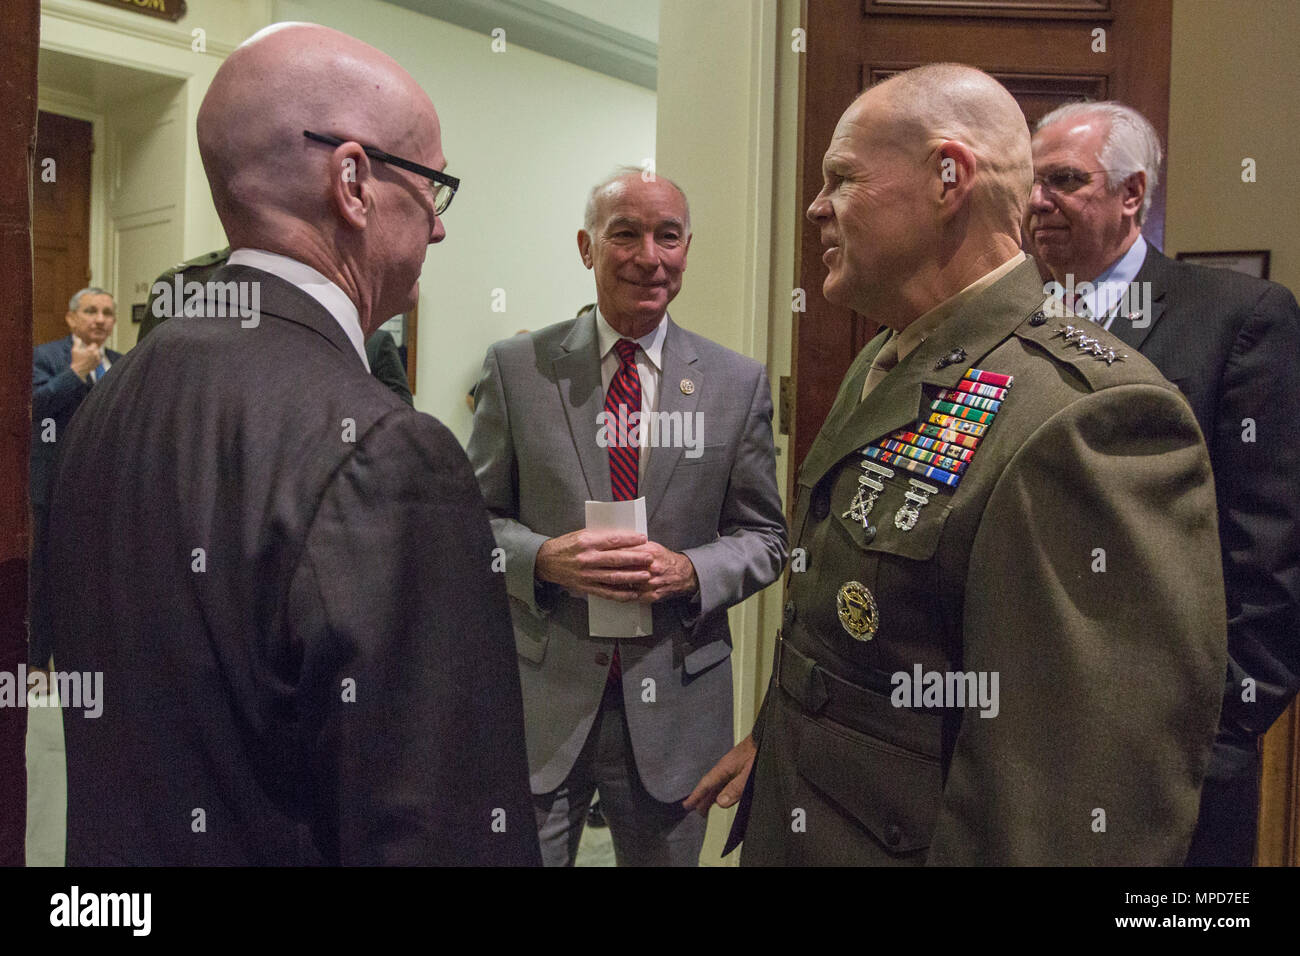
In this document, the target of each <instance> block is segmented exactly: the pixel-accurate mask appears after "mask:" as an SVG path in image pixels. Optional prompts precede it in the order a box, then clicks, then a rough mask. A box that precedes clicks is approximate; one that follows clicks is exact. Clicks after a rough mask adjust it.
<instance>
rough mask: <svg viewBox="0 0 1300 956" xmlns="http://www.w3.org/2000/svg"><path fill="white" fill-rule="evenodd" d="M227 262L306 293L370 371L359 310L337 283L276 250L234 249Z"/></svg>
mask: <svg viewBox="0 0 1300 956" xmlns="http://www.w3.org/2000/svg"><path fill="white" fill-rule="evenodd" d="M230 264H231V265H232V266H249V267H250V268H253V269H261V270H262V271H263V272H269V273H271V275H273V276H278V277H279V278H281V279H283V280H284V281H285V282H288V283H289V284H290V285H295V286H297V287H298V288H299V289H302V291H303V292H306V293H307V294H308V295H309V296H311V297H312V298H313V299H315V300H316V301H317V302H319V303H320V304H321V306H322V307H324V309H325V311H326V312H328V313H329V314H330V315H332V316H334V321H335V322H337V323H338V324H339V326H340V327H341V328H342V329H343V334H344V335H346V336H347V337H348V341H349V342H351V343H352V347H353V348H354V349H356V350H357V355H359V356H361V364H362V365H364V366H365V369H366V371H367V372H369V371H370V363H369V362H368V361H366V338H365V336H364V335H363V334H362V333H361V316H360V313H358V312H357V307H356V305H355V304H354V303H353V301H352V300H351V299H349V298H348V296H347V293H346V292H344V291H343V290H342V289H340V288H339V287H338V286H337V285H335V284H334V283H333V282H331V281H330V280H329V279H327V278H326V277H325V276H323V275H321V273H319V272H317V271H316V270H315V269H313V268H312V267H311V266H309V265H307V264H306V263H305V262H299V261H298V260H297V259H290V258H289V257H288V256H282V255H280V254H279V253H278V252H267V251H266V250H265V249H236V250H235V251H234V252H232V253H231V254H230Z"/></svg>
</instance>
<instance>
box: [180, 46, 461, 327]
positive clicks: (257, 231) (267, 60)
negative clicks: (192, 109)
mask: <svg viewBox="0 0 1300 956" xmlns="http://www.w3.org/2000/svg"><path fill="white" fill-rule="evenodd" d="M303 130H311V131H313V132H315V133H321V134H325V135H329V136H334V137H336V138H338V139H341V140H345V141H347V143H349V144H350V146H349V147H348V148H346V149H345V148H344V147H338V148H337V149H335V148H333V147H331V146H328V145H323V144H321V143H318V142H315V141H312V140H308V139H306V138H305V137H304V136H303ZM198 140H199V152H200V154H201V156H202V158H203V167H204V170H205V171H206V172H207V175H208V182H209V185H210V186H211V187H212V200H213V203H214V204H215V205H216V208H217V213H218V215H219V216H220V217H221V222H222V225H223V226H225V229H226V234H227V237H228V238H229V240H230V244H231V245H232V246H233V247H235V248H241V247H252V248H262V249H267V250H270V251H272V252H281V253H283V254H285V255H290V256H293V257H294V258H297V259H300V260H302V261H304V262H306V263H307V264H308V265H311V266H312V267H314V268H316V269H317V270H318V271H320V272H322V273H324V274H325V275H326V276H327V277H329V278H330V279H331V280H333V281H335V282H336V283H337V284H338V285H340V287H342V288H343V289H344V291H345V292H347V293H348V294H349V296H350V297H351V298H352V299H353V301H354V302H355V303H356V304H357V305H358V309H359V311H361V312H362V313H363V326H364V324H365V321H364V320H365V318H366V315H365V313H366V311H367V309H368V308H369V307H372V306H373V307H374V308H375V309H376V310H378V311H384V310H387V309H394V311H395V312H400V311H402V307H401V305H400V303H399V302H398V299H399V298H409V297H410V296H409V295H407V293H411V290H412V288H413V285H414V281H415V279H416V278H418V274H419V267H420V265H422V264H423V259H424V252H425V248H426V246H427V245H428V244H429V243H430V242H436V241H438V240H439V239H441V238H442V231H441V229H442V227H441V224H440V223H438V222H437V221H436V217H435V216H434V215H433V208H432V205H431V203H430V202H429V201H428V200H430V198H431V187H430V184H429V183H428V182H427V180H424V179H422V178H421V177H419V176H418V175H416V174H413V173H410V172H407V171H403V170H399V169H396V168H395V167H391V166H389V165H387V164H383V163H380V162H378V161H374V160H371V159H369V158H368V157H367V156H366V154H365V153H364V152H362V151H361V149H360V146H372V147H377V148H379V149H381V150H384V151H385V152H388V153H391V154H394V155H397V156H401V157H402V158H404V159H409V160H412V161H414V162H417V163H420V164H422V165H425V166H429V167H432V168H434V169H438V170H441V169H442V168H443V167H444V166H445V165H446V162H445V160H444V158H443V155H442V144H441V130H440V128H439V123H438V115H437V113H436V112H435V110H434V108H433V103H432V102H431V101H430V100H429V97H428V96H427V95H426V94H425V92H424V91H423V90H422V89H421V88H420V87H419V85H418V84H417V83H416V82H415V80H414V79H412V78H411V76H410V74H408V73H407V72H406V71H405V70H404V69H402V67H401V66H400V65H399V64H398V63H397V62H396V61H395V60H393V59H392V58H391V57H389V56H388V55H387V54H385V53H382V52H381V51H379V50H377V49H375V48H374V47H372V46H369V45H368V44H365V43H362V42H361V41H360V40H357V39H355V38H354V37H350V36H348V35H347V34H344V33H340V32H338V31H337V30H331V29H329V28H327V27H322V26H317V25H314V24H306V23H281V24H275V25H273V26H270V27H267V28H266V29H264V30H262V31H260V32H258V33H256V34H254V35H253V36H252V37H250V38H249V39H248V40H247V41H245V42H244V43H243V44H242V45H241V46H240V47H239V48H238V49H236V50H235V51H234V52H233V53H232V54H231V55H230V56H229V57H228V58H227V59H226V61H225V63H223V64H222V66H221V68H220V69H219V70H218V71H217V74H216V76H215V77H214V78H213V81H212V84H211V86H210V87H209V88H208V92H207V95H206V96H205V97H204V99H203V105H202V106H201V107H200V109H199V115H198ZM412 203H418V204H423V205H426V206H428V209H427V215H426V217H425V218H426V220H427V221H425V222H424V223H423V224H422V225H421V227H420V229H419V232H421V233H422V235H421V236H413V230H412V229H403V230H402V234H401V235H400V236H398V235H396V234H394V232H393V230H396V229H397V227H398V226H407V225H409V226H416V225H420V224H417V223H414V222H411V223H406V222H402V221H399V220H403V219H410V218H411V216H412V214H413V212H414V211H413V209H412V208H411V204H412ZM430 222H433V223H434V225H432V226H430V225H429V223H430ZM384 232H388V233H389V234H388V235H387V237H386V240H385V241H386V242H387V244H388V246H389V247H390V249H389V252H388V257H389V258H390V259H391V258H394V257H396V258H400V259H401V260H402V262H401V263H400V266H401V267H400V268H398V265H399V263H396V262H393V263H389V264H391V265H393V267H394V268H393V269H392V270H390V272H391V273H392V274H390V275H388V276H383V275H380V276H378V277H377V280H376V281H378V282H380V285H382V284H383V281H386V280H390V279H391V280H392V281H393V282H399V283H404V284H405V289H403V290H402V293H401V295H400V296H399V294H398V293H397V292H394V290H393V289H391V288H381V287H378V286H376V285H375V283H371V286H372V287H371V288H366V287H365V286H366V284H367V280H366V278H365V274H366V272H367V271H369V270H370V269H371V267H374V266H376V265H380V266H382V265H385V263H382V262H378V261H377V260H376V256H380V250H379V248H378V241H379V240H380V239H381V233H384ZM381 258H382V256H381ZM412 269H413V270H414V271H413V273H412ZM381 271H382V270H381ZM390 284H391V283H390ZM412 294H413V293H412ZM387 318H389V315H382V316H376V324H378V323H379V322H383V321H384V320H385V319H387ZM368 331H369V329H367V332H368Z"/></svg>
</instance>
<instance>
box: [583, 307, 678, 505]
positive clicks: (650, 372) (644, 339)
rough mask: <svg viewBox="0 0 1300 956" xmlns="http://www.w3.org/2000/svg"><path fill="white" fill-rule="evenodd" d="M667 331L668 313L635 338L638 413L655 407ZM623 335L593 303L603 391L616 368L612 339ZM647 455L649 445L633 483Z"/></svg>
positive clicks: (639, 458)
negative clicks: (639, 380) (639, 383)
mask: <svg viewBox="0 0 1300 956" xmlns="http://www.w3.org/2000/svg"><path fill="white" fill-rule="evenodd" d="M667 333H668V313H666V312H665V313H664V317H663V318H662V319H660V320H659V324H658V325H656V326H655V327H654V328H653V329H651V330H650V331H649V332H647V333H646V334H645V335H643V336H641V338H639V339H637V340H636V344H637V345H639V346H640V348H638V349H637V352H636V371H637V376H638V377H639V378H640V379H641V414H642V415H644V414H646V413H647V412H657V411H658V410H659V379H660V376H661V374H662V369H663V355H664V336H665V335H666V334H667ZM621 338H624V336H622V335H619V334H618V332H616V331H615V330H614V327H613V326H612V325H610V324H609V323H608V322H606V321H605V317H604V316H603V315H601V314H600V307H599V306H597V307H596V343H597V346H598V347H599V348H600V385H601V389H602V390H603V391H604V392H608V391H609V383H610V382H612V381H613V380H614V373H615V372H617V371H618V367H619V364H620V363H619V358H618V353H617V352H615V351H614V343H616V342H617V341H618V340H619V339H621ZM649 457H650V449H649V448H648V447H643V448H642V449H641V450H640V452H639V453H638V455H637V483H638V484H640V479H642V478H644V477H645V464H646V461H647V459H649Z"/></svg>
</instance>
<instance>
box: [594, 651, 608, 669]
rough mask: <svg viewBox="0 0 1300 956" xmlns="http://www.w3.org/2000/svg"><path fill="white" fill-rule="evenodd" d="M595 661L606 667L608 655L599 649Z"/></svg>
mask: <svg viewBox="0 0 1300 956" xmlns="http://www.w3.org/2000/svg"><path fill="white" fill-rule="evenodd" d="M596 663H597V664H599V665H600V666H601V667H608V666H609V655H608V654H606V653H605V652H604V651H601V652H600V653H599V654H597V655H596Z"/></svg>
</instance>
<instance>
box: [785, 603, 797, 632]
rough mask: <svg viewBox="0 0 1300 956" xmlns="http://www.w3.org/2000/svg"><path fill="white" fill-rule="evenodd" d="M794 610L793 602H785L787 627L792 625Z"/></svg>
mask: <svg viewBox="0 0 1300 956" xmlns="http://www.w3.org/2000/svg"><path fill="white" fill-rule="evenodd" d="M794 616H795V608H794V601H786V602H785V626H786V627H789V626H790V625H791V624H793V623H794Z"/></svg>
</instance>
